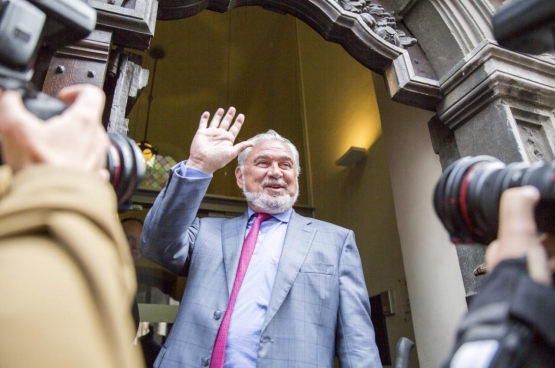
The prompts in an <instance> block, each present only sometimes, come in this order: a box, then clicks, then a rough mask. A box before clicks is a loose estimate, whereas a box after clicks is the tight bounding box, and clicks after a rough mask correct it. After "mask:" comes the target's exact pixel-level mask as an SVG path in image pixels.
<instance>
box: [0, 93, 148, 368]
mask: <svg viewBox="0 0 555 368" xmlns="http://www.w3.org/2000/svg"><path fill="white" fill-rule="evenodd" d="M62 96H63V98H64V99H65V101H66V102H67V103H70V104H71V106H70V107H69V108H68V109H67V110H66V111H65V112H64V113H63V114H62V115H61V116H58V117H55V118H53V119H51V121H49V122H46V123H45V122H42V121H40V120H38V119H36V118H35V117H34V116H32V115H30V114H29V113H28V112H27V111H26V110H24V108H23V107H22V105H21V101H20V98H19V96H18V95H17V94H14V93H11V92H0V133H1V134H2V149H3V154H4V161H5V163H6V165H4V166H2V167H1V168H0V293H1V294H2V296H3V300H4V302H3V303H1V305H0V319H1V320H2V321H4V323H3V324H2V329H3V331H2V332H3V333H2V334H1V335H0V355H1V356H2V362H3V364H4V365H6V366H10V367H39V366H40V367H84V366H94V367H108V368H112V367H113V368H116V367H118V368H119V367H129V368H132V367H142V366H143V362H142V358H141V356H140V351H139V350H138V349H137V348H135V347H134V346H133V345H132V341H133V338H134V329H133V323H132V319H131V314H130V305H131V300H132V298H133V296H134V293H135V288H136V284H135V274H134V268H133V263H132V261H131V258H130V254H129V250H128V247H127V244H126V241H125V237H124V235H123V232H122V229H121V226H120V224H119V221H118V219H117V207H116V199H115V194H114V190H113V188H111V186H110V185H109V184H108V182H107V181H106V180H102V179H101V177H100V176H99V175H98V172H99V171H103V170H104V169H103V164H104V162H105V158H106V147H107V142H108V138H107V136H106V133H105V132H104V131H103V128H102V125H101V122H100V114H101V111H102V106H103V101H104V97H103V94H102V91H101V90H99V89H97V88H95V87H91V86H79V87H71V88H69V89H67V90H65V91H64V92H63V94H62ZM9 166H11V167H9ZM8 321H9V322H8Z"/></svg>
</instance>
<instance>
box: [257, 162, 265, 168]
mask: <svg viewBox="0 0 555 368" xmlns="http://www.w3.org/2000/svg"><path fill="white" fill-rule="evenodd" d="M256 166H261V167H267V166H268V161H259V162H258V163H257V164H256Z"/></svg>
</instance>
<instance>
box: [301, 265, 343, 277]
mask: <svg viewBox="0 0 555 368" xmlns="http://www.w3.org/2000/svg"><path fill="white" fill-rule="evenodd" d="M300 272H302V273H320V274H324V275H335V266H334V265H328V264H322V263H309V264H303V265H302V267H301V269H300Z"/></svg>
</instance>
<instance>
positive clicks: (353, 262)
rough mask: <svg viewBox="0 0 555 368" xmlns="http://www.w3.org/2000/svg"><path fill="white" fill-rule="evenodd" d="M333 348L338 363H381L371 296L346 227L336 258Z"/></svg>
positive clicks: (378, 364)
mask: <svg viewBox="0 0 555 368" xmlns="http://www.w3.org/2000/svg"><path fill="white" fill-rule="evenodd" d="M337 317H338V322H337V333H336V351H337V356H338V358H339V361H340V363H341V367H343V368H344V367H366V368H368V367H372V368H374V367H381V366H382V365H381V362H380V357H379V353H378V348H377V346H376V341H375V336H374V327H373V326H372V321H371V319H370V298H369V297H368V291H367V289H366V283H365V281H364V274H363V271H362V264H361V260H360V255H359V253H358V249H357V246H356V244H355V237H354V234H353V232H352V231H349V233H348V235H347V237H346V240H345V243H344V244H343V248H342V252H341V257H340V261H339V312H338V316H337Z"/></svg>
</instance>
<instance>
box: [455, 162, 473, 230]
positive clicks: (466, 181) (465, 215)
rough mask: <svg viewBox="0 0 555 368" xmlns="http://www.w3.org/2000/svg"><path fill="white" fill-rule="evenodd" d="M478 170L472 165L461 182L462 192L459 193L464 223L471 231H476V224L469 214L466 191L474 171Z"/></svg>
mask: <svg viewBox="0 0 555 368" xmlns="http://www.w3.org/2000/svg"><path fill="white" fill-rule="evenodd" d="M475 170H476V165H474V166H472V167H471V168H470V170H468V172H467V173H466V175H465V176H464V179H463V182H462V184H461V194H460V195H459V204H460V205H461V215H462V218H463V220H464V223H465V224H466V226H467V227H468V229H469V230H470V231H471V232H474V225H473V224H472V221H471V220H470V215H469V214H468V206H467V205H466V193H467V190H468V184H469V183H470V179H471V178H472V176H473V175H474V171H475Z"/></svg>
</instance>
